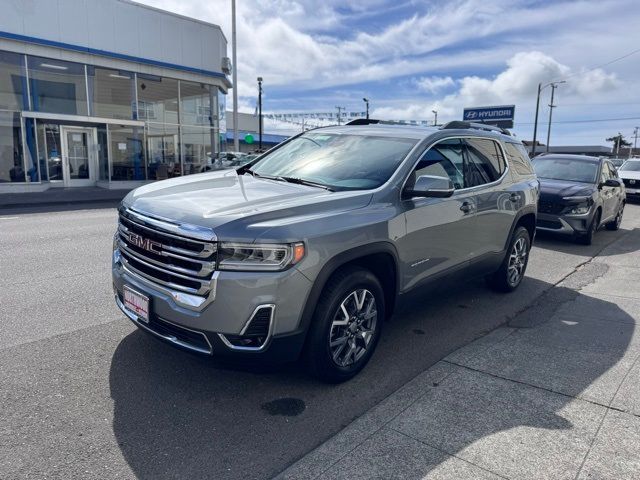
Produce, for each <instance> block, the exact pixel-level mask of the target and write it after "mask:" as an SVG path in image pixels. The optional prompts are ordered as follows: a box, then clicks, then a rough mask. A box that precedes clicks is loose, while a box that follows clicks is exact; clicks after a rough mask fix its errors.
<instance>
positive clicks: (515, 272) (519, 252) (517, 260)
mask: <svg viewBox="0 0 640 480" xmlns="http://www.w3.org/2000/svg"><path fill="white" fill-rule="evenodd" d="M528 254H529V252H528V250H527V242H526V241H525V239H524V238H522V237H521V238H518V239H517V240H516V241H515V243H514V244H513V247H511V253H510V254H509V267H508V268H507V276H508V279H509V283H510V284H511V285H517V284H518V282H520V280H521V279H522V276H523V275H524V270H525V267H526V265H527V255H528Z"/></svg>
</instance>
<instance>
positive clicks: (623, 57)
mask: <svg viewBox="0 0 640 480" xmlns="http://www.w3.org/2000/svg"><path fill="white" fill-rule="evenodd" d="M638 52H640V48H637V49H635V50H633V51H632V52H629V53H626V54H624V55H622V56H621V57H618V58H614V59H613V60H610V61H608V62H605V63H603V64H601V65H596V66H595V67H591V68H589V69H587V70H583V71H579V72H574V73H572V74H571V75H567V76H566V77H562V79H563V80H566V79H567V78H571V77H575V76H576V75H584V74H585V73H587V72H592V71H593V70H597V69H598V68H602V67H606V66H608V65H611V64H612V63H616V62H619V61H620V60H624V59H625V58H627V57H630V56H631V55H635V54H636V53H638Z"/></svg>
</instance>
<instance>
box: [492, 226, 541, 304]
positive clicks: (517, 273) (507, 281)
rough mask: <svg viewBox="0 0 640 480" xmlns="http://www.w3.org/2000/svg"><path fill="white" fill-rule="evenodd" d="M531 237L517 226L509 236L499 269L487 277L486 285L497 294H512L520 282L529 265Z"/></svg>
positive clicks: (522, 228)
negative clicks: (505, 252) (507, 246)
mask: <svg viewBox="0 0 640 480" xmlns="http://www.w3.org/2000/svg"><path fill="white" fill-rule="evenodd" d="M530 250H531V237H530V236H529V231H528V230H527V229H526V228H524V227H523V226H519V227H517V228H516V229H515V231H514V232H513V235H511V240H510V242H509V248H507V254H506V255H505V257H504V260H503V261H502V264H501V265H500V268H499V269H498V270H497V271H496V272H495V273H494V274H493V275H491V276H489V277H487V283H488V284H489V286H490V287H491V288H493V289H494V290H496V291H498V292H504V293H508V292H513V291H514V290H515V289H516V288H518V285H520V283H521V282H522V279H523V278H524V274H525V272H526V270H527V264H528V263H529V251H530Z"/></svg>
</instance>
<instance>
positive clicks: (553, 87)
mask: <svg viewBox="0 0 640 480" xmlns="http://www.w3.org/2000/svg"><path fill="white" fill-rule="evenodd" d="M556 88H558V86H557V85H556V84H555V83H552V84H551V103H549V126H548V127H547V153H549V140H550V138H551V116H552V115H553V109H554V108H555V107H556V106H555V105H554V104H553V94H554V93H555V91H556Z"/></svg>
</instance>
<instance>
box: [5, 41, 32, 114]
mask: <svg viewBox="0 0 640 480" xmlns="http://www.w3.org/2000/svg"><path fill="white" fill-rule="evenodd" d="M0 108H2V109H7V110H28V109H29V98H28V97H27V77H26V76H25V74H24V56H23V55H20V54H18V53H12V52H0Z"/></svg>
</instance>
